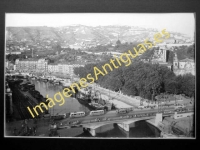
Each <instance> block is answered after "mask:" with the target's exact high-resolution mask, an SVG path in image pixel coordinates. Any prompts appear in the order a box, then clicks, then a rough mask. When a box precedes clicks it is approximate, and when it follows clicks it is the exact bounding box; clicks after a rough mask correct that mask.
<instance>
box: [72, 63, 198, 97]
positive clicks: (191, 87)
mask: <svg viewBox="0 0 200 150" xmlns="http://www.w3.org/2000/svg"><path fill="white" fill-rule="evenodd" d="M105 63H106V62H101V63H98V64H87V65H86V66H85V67H79V68H75V70H74V73H75V74H76V75H79V76H80V78H81V77H86V76H87V74H88V73H91V74H92V76H94V74H93V67H94V66H96V67H98V68H101V66H102V65H104V64H105ZM95 82H96V83H98V84H99V85H100V86H102V87H104V88H107V89H110V90H113V91H119V90H120V91H122V93H124V94H127V95H130V96H141V97H143V98H147V99H150V100H151V99H152V100H153V99H154V98H155V96H156V95H159V94H160V93H169V94H185V95H186V96H189V97H193V96H194V95H195V76H193V75H192V74H185V75H178V76H176V75H175V74H174V73H173V72H172V71H171V70H170V69H168V68H167V67H165V66H160V65H159V64H150V63H144V62H142V61H136V60H134V61H133V62H132V64H131V65H130V66H128V67H119V68H118V69H114V70H113V71H111V72H109V73H108V74H107V75H105V76H101V75H99V79H98V80H97V81H95Z"/></svg>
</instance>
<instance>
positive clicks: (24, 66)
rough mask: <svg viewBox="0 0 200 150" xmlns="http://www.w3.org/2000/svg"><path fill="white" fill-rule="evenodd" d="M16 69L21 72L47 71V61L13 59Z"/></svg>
mask: <svg viewBox="0 0 200 150" xmlns="http://www.w3.org/2000/svg"><path fill="white" fill-rule="evenodd" d="M15 65H16V70H19V71H21V72H47V71H48V68H47V65H48V62H47V61H46V60H45V59H25V60H19V59H16V61H15Z"/></svg>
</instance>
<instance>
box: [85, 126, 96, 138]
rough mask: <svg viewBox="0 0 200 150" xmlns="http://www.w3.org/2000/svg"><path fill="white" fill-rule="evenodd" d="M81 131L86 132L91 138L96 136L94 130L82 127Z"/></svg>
mask: <svg viewBox="0 0 200 150" xmlns="http://www.w3.org/2000/svg"><path fill="white" fill-rule="evenodd" d="M83 131H84V132H85V131H88V132H89V133H90V134H91V135H92V136H96V132H95V129H91V128H84V127H83Z"/></svg>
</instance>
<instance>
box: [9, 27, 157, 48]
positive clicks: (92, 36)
mask: <svg viewBox="0 0 200 150" xmlns="http://www.w3.org/2000/svg"><path fill="white" fill-rule="evenodd" d="M156 32H160V31H157V30H156V29H146V28H140V27H133V26H97V27H91V26H84V25H71V26H64V27H46V26H43V27H7V28H6V40H10V41H29V42H33V43H37V42H50V41H57V42H60V43H65V44H69V45H70V44H83V43H96V44H108V43H110V42H112V43H115V42H116V41H117V40H118V39H119V40H120V41H121V42H122V43H125V42H134V41H143V40H144V39H146V38H152V37H153V35H154V34H155V33H156Z"/></svg>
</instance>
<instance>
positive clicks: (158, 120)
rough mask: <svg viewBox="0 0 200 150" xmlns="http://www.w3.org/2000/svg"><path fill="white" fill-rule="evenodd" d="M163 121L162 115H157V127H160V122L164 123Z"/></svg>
mask: <svg viewBox="0 0 200 150" xmlns="http://www.w3.org/2000/svg"><path fill="white" fill-rule="evenodd" d="M162 121H163V116H162V113H157V114H156V118H155V125H156V126H158V124H159V123H160V122H162Z"/></svg>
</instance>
